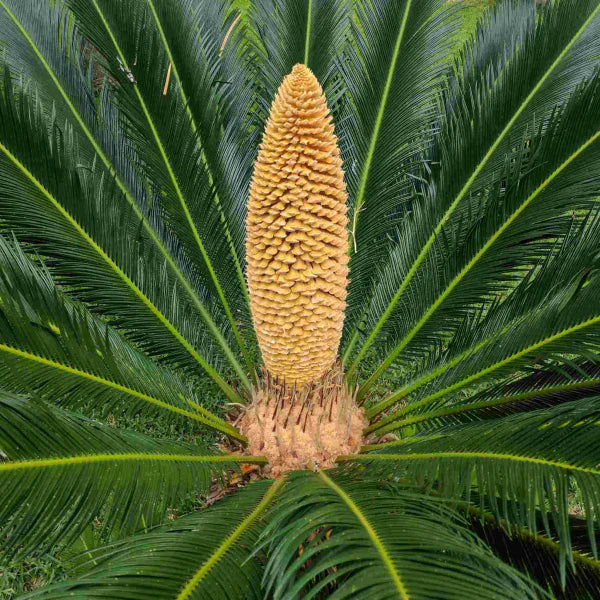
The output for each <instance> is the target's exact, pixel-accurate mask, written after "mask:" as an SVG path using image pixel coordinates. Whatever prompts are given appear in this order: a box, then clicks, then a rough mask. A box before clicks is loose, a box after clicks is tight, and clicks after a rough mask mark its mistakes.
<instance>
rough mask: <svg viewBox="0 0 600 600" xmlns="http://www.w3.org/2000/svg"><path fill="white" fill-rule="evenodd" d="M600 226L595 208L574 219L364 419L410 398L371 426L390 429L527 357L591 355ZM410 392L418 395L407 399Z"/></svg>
mask: <svg viewBox="0 0 600 600" xmlns="http://www.w3.org/2000/svg"><path fill="white" fill-rule="evenodd" d="M598 231H600V219H599V217H598V213H597V211H596V212H594V213H592V214H591V215H588V217H585V218H583V220H582V221H577V220H576V221H575V223H574V227H573V229H572V231H571V232H570V234H569V235H568V236H567V237H566V239H565V240H564V241H563V243H562V244H560V245H559V249H558V251H556V252H555V253H554V254H553V255H551V256H550V258H549V259H548V260H546V261H545V262H544V263H543V264H541V265H538V266H537V267H536V268H534V269H532V270H531V271H530V272H529V274H528V276H527V277H526V278H525V279H523V280H522V281H521V282H520V283H519V285H517V286H516V287H515V288H514V290H513V292H512V293H511V294H510V295H509V296H508V297H507V298H505V299H503V300H501V301H500V302H498V303H497V304H496V305H495V306H493V307H492V308H491V309H490V310H489V311H488V312H487V314H485V315H484V317H482V318H479V319H477V320H475V321H474V323H472V324H469V325H468V326H467V327H465V328H464V329H463V330H462V331H459V334H458V335H456V336H455V338H454V339H453V340H452V342H451V343H450V344H449V347H448V348H447V350H446V351H445V352H443V353H442V355H441V360H438V363H441V364H439V366H436V367H434V368H431V367H430V366H429V365H427V363H426V365H427V366H426V368H425V369H424V371H423V372H422V373H421V374H420V375H419V376H417V377H415V379H414V381H412V382H409V383H407V385H405V386H403V387H402V388H401V389H399V390H397V391H395V392H393V393H392V394H390V395H389V396H388V398H386V399H385V400H383V401H381V402H379V403H377V404H376V405H375V406H373V407H372V408H370V409H369V410H368V416H369V417H374V416H375V415H377V414H379V413H380V412H381V411H382V410H384V409H386V408H388V407H389V406H392V405H393V404H394V403H396V402H398V401H399V400H401V399H404V398H407V397H408V398H409V400H408V401H407V402H406V404H405V406H403V407H402V408H400V409H399V410H398V411H395V412H393V413H392V414H391V415H389V416H388V417H385V418H383V419H381V420H380V421H378V423H377V424H375V425H374V426H373V427H372V430H375V429H378V430H382V428H383V427H384V426H385V427H388V428H389V427H392V426H391V425H388V424H390V423H391V422H392V421H395V420H397V418H398V417H400V416H401V415H404V414H406V413H409V412H415V411H417V412H422V411H423V410H425V409H427V410H431V409H433V408H436V407H440V406H441V405H444V404H447V403H448V402H449V401H450V399H451V398H452V397H453V394H455V393H457V392H459V391H461V390H465V389H467V388H468V386H469V385H474V384H481V383H483V382H490V381H496V382H502V381H503V380H504V381H510V378H511V377H513V375H514V373H517V372H518V371H519V370H520V369H522V368H523V367H525V366H527V365H531V364H532V361H533V362H534V363H535V362H540V361H542V360H543V359H546V360H547V359H555V360H557V361H560V358H561V357H562V356H566V357H568V356H569V354H571V355H572V354H578V355H583V356H587V357H594V356H595V355H596V353H597V344H598V341H597V339H596V336H597V333H598V330H597V325H598V323H599V322H600V321H599V320H598V319H599V317H600V315H599V314H598V310H597V307H596V304H595V302H594V301H592V298H593V297H594V295H595V294H597V293H598V292H597V286H598V285H599V284H600V280H599V279H598V277H597V267H598V259H599V257H600V256H599V255H598V253H597V239H598ZM436 358H437V357H436ZM567 360H568V358H567ZM413 392H414V393H416V397H412V398H410V396H409V395H410V394H412V393H413ZM426 407H427V408H426Z"/></svg>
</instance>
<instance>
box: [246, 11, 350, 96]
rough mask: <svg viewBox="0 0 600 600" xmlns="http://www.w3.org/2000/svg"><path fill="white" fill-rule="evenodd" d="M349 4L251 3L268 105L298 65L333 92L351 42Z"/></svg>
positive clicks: (250, 19)
mask: <svg viewBox="0 0 600 600" xmlns="http://www.w3.org/2000/svg"><path fill="white" fill-rule="evenodd" d="M351 4H352V3H351V2H348V0H331V1H328V2H319V0H304V1H302V2H286V1H285V0H258V1H257V2H252V4H251V5H250V10H249V11H248V13H247V22H248V26H249V27H250V30H251V33H252V34H253V36H254V37H255V39H256V42H255V44H254V45H255V52H256V53H257V54H258V56H259V60H260V65H261V66H262V67H263V70H262V73H261V74H260V77H261V83H262V85H263V86H264V92H263V96H264V99H265V100H266V101H268V102H270V100H271V99H272V98H273V97H274V96H275V92H276V91H277V88H278V87H279V85H280V84H281V82H282V80H283V78H284V76H285V75H287V74H288V73H289V72H290V71H291V70H292V67H293V66H294V65H295V64H297V63H302V64H305V65H306V66H307V67H308V68H309V69H311V71H312V72H313V73H314V74H315V76H316V77H317V79H318V80H319V81H320V82H321V85H323V87H324V88H325V89H327V88H328V87H329V84H330V83H332V78H335V76H336V73H335V71H336V67H337V61H338V59H339V56H340V54H341V52H342V51H343V49H344V47H345V46H346V44H347V41H348V37H349V30H350V9H351ZM246 35H247V36H248V34H246ZM328 100H329V104H330V105H331V104H333V102H332V101H331V100H332V99H329V98H328Z"/></svg>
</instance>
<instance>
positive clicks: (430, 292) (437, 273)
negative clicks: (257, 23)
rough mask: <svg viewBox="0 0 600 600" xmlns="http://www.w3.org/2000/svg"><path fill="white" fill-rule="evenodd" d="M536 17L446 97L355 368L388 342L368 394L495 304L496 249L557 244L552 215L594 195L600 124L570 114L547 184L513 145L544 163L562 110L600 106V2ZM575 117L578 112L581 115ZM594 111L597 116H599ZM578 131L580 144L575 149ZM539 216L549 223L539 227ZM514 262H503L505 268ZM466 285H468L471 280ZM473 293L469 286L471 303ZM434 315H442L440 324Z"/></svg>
mask: <svg viewBox="0 0 600 600" xmlns="http://www.w3.org/2000/svg"><path fill="white" fill-rule="evenodd" d="M510 6H511V2H504V3H500V5H499V8H498V9H497V10H498V11H499V12H500V17H498V18H501V17H502V15H503V13H504V12H508V13H509V14H510ZM531 10H533V6H531ZM526 22H527V23H529V29H528V30H527V31H526V33H525V34H524V35H523V37H522V41H521V43H519V44H515V47H514V51H513V52H512V53H510V52H505V53H503V54H502V55H501V58H500V59H498V58H497V57H496V56H494V55H493V54H492V55H491V56H490V55H488V57H487V60H488V64H487V65H486V68H485V70H483V71H482V70H477V71H476V76H471V75H470V72H469V68H470V66H469V60H467V59H466V58H465V59H464V60H463V62H464V63H465V64H466V65H467V66H466V67H465V70H466V74H465V75H461V74H459V75H458V82H457V84H456V86H455V87H452V86H451V87H450V88H449V91H448V92H447V94H446V98H445V100H444V109H443V110H444V113H445V114H447V118H446V119H445V121H444V123H443V125H442V127H441V131H440V134H439V135H438V136H437V137H436V143H435V146H434V149H433V153H432V156H431V160H432V161H434V162H432V166H431V175H430V176H428V177H427V185H426V190H425V192H424V198H423V200H422V201H420V200H417V199H416V200H415V202H414V207H413V208H414V215H411V217H410V218H408V219H406V220H405V221H404V223H403V226H402V228H401V229H400V231H399V232H398V235H397V238H398V246H397V247H396V248H394V251H393V257H390V258H388V265H387V267H386V268H385V269H384V270H383V273H382V275H381V277H380V280H381V284H380V285H379V288H378V290H377V291H376V292H375V296H374V299H373V302H372V308H371V310H370V314H369V322H368V325H367V327H366V330H367V331H368V332H369V335H368V336H367V338H366V339H365V341H364V344H363V345H362V347H361V350H360V352H359V353H358V355H357V356H356V358H355V360H354V362H353V363H352V365H351V366H350V368H349V369H348V375H349V376H352V375H353V374H354V372H355V370H356V368H357V367H358V364H359V362H360V361H361V360H362V358H363V357H364V356H365V355H366V353H367V351H368V350H369V349H370V348H371V347H372V346H373V345H374V344H375V343H376V342H377V341H378V340H379V342H380V343H381V342H383V345H384V348H385V354H384V356H385V358H384V360H383V362H382V363H381V365H380V366H379V367H378V368H377V369H376V371H375V372H374V374H373V375H372V377H371V378H370V379H369V380H368V382H367V384H366V386H365V387H364V388H363V391H364V392H366V390H367V389H368V388H369V387H370V385H371V384H372V383H374V382H375V380H376V379H377V378H379V376H381V374H382V373H383V372H384V371H385V369H387V368H388V367H389V366H390V365H391V364H392V363H393V361H394V360H395V359H396V358H398V357H399V356H400V355H401V354H402V358H403V359H404V362H405V363H408V364H409V365H410V364H411V363H412V364H414V362H415V361H416V360H418V358H419V356H421V357H422V356H423V354H424V353H426V352H427V349H428V348H430V346H431V339H432V338H435V337H438V338H439V336H440V332H441V334H442V335H443V336H449V334H450V333H451V332H452V329H453V328H456V327H457V324H456V322H457V321H460V318H461V317H462V316H463V314H464V312H468V311H469V310H470V311H471V313H473V312H475V311H476V310H477V307H478V306H479V305H481V304H483V305H485V304H486V303H487V304H488V305H489V303H490V302H491V300H492V299H493V293H494V290H493V289H491V286H492V285H493V284H491V283H489V278H488V277H487V273H486V272H485V271H486V270H491V264H492V262H493V260H492V259H490V258H488V257H489V256H490V255H493V256H495V253H494V252H490V253H489V254H488V252H487V251H488V249H489V248H492V247H493V248H494V249H497V248H501V247H502V246H503V245H505V244H506V245H508V246H509V249H508V251H507V254H511V253H513V254H514V253H515V249H514V247H513V246H512V245H511V244H513V243H514V240H515V238H517V237H519V236H520V237H519V240H520V241H523V240H526V239H529V238H528V237H527V234H528V233H530V232H531V233H533V235H534V237H536V235H539V231H542V232H543V234H544V236H546V237H547V238H550V237H560V236H561V235H562V234H564V230H561V228H560V221H558V222H557V223H553V221H552V217H553V216H554V215H555V214H556V215H560V214H561V210H562V211H565V210H568V208H569V203H568V200H569V199H571V201H572V204H573V208H572V209H573V210H577V209H578V207H579V202H580V201H581V200H580V198H581V199H583V198H585V197H586V195H587V197H588V200H589V199H591V198H593V196H594V193H593V192H592V190H587V191H582V194H581V195H579V194H578V193H575V194H574V193H573V190H571V189H569V187H570V186H572V185H575V184H576V182H577V179H576V175H577V173H580V172H581V170H582V169H583V165H585V164H586V161H585V160H583V155H584V154H585V152H586V151H587V150H590V151H591V152H594V148H596V150H595V152H596V153H597V152H598V150H597V146H596V142H597V140H598V135H600V134H598V132H597V130H598V127H597V126H594V123H592V124H591V126H590V127H589V128H588V127H587V121H586V120H585V118H583V119H581V120H579V121H577V117H579V114H577V113H575V112H571V113H570V114H571V115H572V117H571V121H572V122H573V121H576V126H575V129H574V131H573V132H571V131H570V130H569V129H568V128H565V129H566V132H565V133H564V135H565V138H566V141H565V143H564V146H562V150H563V151H564V153H563V152H562V151H561V144H560V143H559V144H558V146H557V147H556V148H555V147H554V145H551V144H549V145H548V146H547V149H548V150H547V153H544V156H543V159H542V158H541V157H540V160H544V165H545V168H544V169H541V170H539V171H540V172H539V175H541V176H542V178H541V179H539V180H537V181H536V176H537V175H538V173H537V172H536V171H535V162H533V165H532V166H531V167H530V165H529V164H527V163H525V165H522V166H521V165H520V164H519V162H522V161H523V159H522V158H520V157H519V156H518V155H515V154H514V152H513V149H514V148H515V147H516V148H517V149H518V148H521V147H525V148H527V149H528V154H529V153H531V154H532V156H533V158H534V159H535V157H536V156H535V145H534V148H533V149H532V151H530V150H529V147H528V144H529V140H530V139H531V138H532V137H534V136H535V135H536V132H538V131H539V132H540V133H546V126H547V125H548V120H549V119H552V117H553V115H554V113H555V111H556V106H557V105H562V104H563V103H565V102H566V101H567V100H568V99H569V98H571V97H573V96H574V97H575V98H579V97H580V96H581V97H582V106H585V103H586V102H587V103H588V104H590V103H592V104H595V102H596V96H595V93H596V92H595V91H592V90H589V89H588V91H587V92H586V91H584V92H581V91H580V86H581V85H582V82H584V81H585V80H586V79H589V78H591V77H592V76H593V74H594V71H595V67H596V66H597V58H596V54H595V52H596V51H595V50H594V42H593V40H594V39H595V36H596V35H597V31H598V28H599V27H600V7H599V6H598V5H597V2H595V1H590V2H588V3H586V4H585V5H582V4H581V3H579V2H578V3H576V8H575V3H573V2H569V1H566V2H560V3H558V4H557V5H556V7H553V10H552V11H548V13H547V15H546V16H545V17H544V18H542V19H540V20H538V23H537V25H536V24H535V23H534V22H533V21H532V20H529V21H526ZM482 27H484V26H482ZM485 31H487V30H482V32H481V33H480V37H484V36H485V35H486V33H485ZM557 32H559V33H557ZM489 35H490V36H493V37H494V38H495V36H496V30H495V28H493V27H490V28H489ZM495 43H497V42H496V41H495V39H494V44H495ZM492 45H493V44H492ZM574 102H575V100H574ZM565 112H566V113H568V114H569V109H566V110H565ZM589 114H590V116H592V115H594V114H596V113H594V111H592V110H590V112H589ZM562 116H564V115H562ZM562 116H561V117H562ZM552 125H553V123H552V120H551V123H550V126H549V127H550V134H553V133H554V127H553V126H552ZM559 130H560V128H559ZM577 132H578V133H579V141H578V144H575V145H571V142H572V141H574V137H572V136H573V135H574V136H577ZM580 158H581V160H579V159H580ZM514 162H516V166H515V164H514ZM591 164H592V170H594V169H595V168H597V166H596V165H597V164H598V163H597V160H594V159H592V163H591ZM523 168H531V169H532V170H533V173H532V174H531V176H530V177H528V178H527V179H526V180H525V181H524V182H521V179H522V175H521V173H522V174H523V175H526V174H527V171H523ZM507 169H510V171H514V175H513V178H514V179H513V181H514V182H515V184H514V185H515V186H518V187H516V188H515V189H514V190H510V189H508V188H507V189H506V190H504V189H503V184H504V183H505V180H506V178H507V175H506V170H507ZM546 169H548V170H547V171H546ZM571 169H572V170H573V178H572V179H571V178H570V176H571ZM499 174H501V175H500V176H499ZM563 176H564V178H565V180H566V181H563V182H562V183H564V186H565V187H564V189H563V190H562V194H563V195H562V197H561V189H560V188H561V179H562V178H563ZM510 183H511V182H510V181H509V182H508V185H510ZM521 183H522V185H519V184H521ZM529 186H531V187H529ZM490 190H491V191H490ZM494 190H496V198H497V199H496V200H495V201H494V195H493V194H492V193H491V192H493V191H494ZM546 195H548V196H549V197H550V198H551V207H552V208H555V210H556V212H553V213H551V214H550V215H549V216H548V218H547V219H545V217H546V214H545V212H544V211H542V212H538V211H536V210H534V207H535V204H536V201H537V200H538V198H540V199H541V198H542V197H543V196H546ZM489 196H492V197H491V198H490V197H489ZM542 202H543V201H542ZM488 211H489V213H488ZM535 219H539V224H538V225H537V227H535ZM532 220H533V225H534V226H533V227H532ZM522 250H523V248H521V251H522ZM532 252H533V251H532ZM520 260H521V261H522V262H521V265H522V264H523V263H525V264H527V262H528V261H530V259H529V257H528V255H527V253H525V254H524V257H523V258H521V259H520ZM505 262H506V261H505ZM505 262H500V260H499V264H502V266H503V267H504V265H505ZM496 264H498V263H496ZM519 266H520V265H519V261H517V265H516V266H515V267H513V269H514V270H513V271H512V272H510V271H509V272H508V273H507V274H506V277H507V280H510V278H511V276H513V275H514V276H515V277H518V273H519V270H518V268H519ZM480 271H481V272H480ZM496 272H497V271H496ZM467 279H468V284H467V282H466V280H467ZM463 280H465V283H464V286H463V285H460V284H461V283H462V281H463ZM440 284H441V285H440ZM486 284H487V285H486ZM505 285H506V284H505ZM472 286H474V288H473V290H472V291H471V287H472ZM461 290H465V291H464V292H463V295H465V296H467V297H466V298H464V299H463V298H461V297H460V296H461ZM455 296H456V299H455ZM444 312H446V313H447V316H445V315H444V314H443V313H444ZM434 314H435V315H436V319H435V320H434V321H433V320H432V323H431V325H430V324H429V319H430V317H432V316H433V315H434ZM434 328H435V329H434ZM430 329H432V331H429V330H430Z"/></svg>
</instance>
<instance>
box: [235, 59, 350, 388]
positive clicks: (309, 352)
mask: <svg viewBox="0 0 600 600" xmlns="http://www.w3.org/2000/svg"><path fill="white" fill-rule="evenodd" d="M346 210H347V209H346V189H345V185H344V173H343V171H342V161H341V158H340V152H339V148H338V145H337V138H336V136H335V135H334V128H333V124H332V118H331V115H330V113H329V109H328V107H327V103H326V100H325V96H324V94H323V90H322V88H321V86H320V85H319V82H318V81H317V79H316V77H315V76H314V75H313V73H312V72H311V71H310V69H308V68H307V67H305V66H303V65H296V66H295V67H294V68H293V70H292V72H291V73H290V74H289V75H287V76H286V77H285V78H284V80H283V83H282V84H281V86H280V88H279V90H278V92H277V95H276V97H275V100H274V101H273V104H272V107H271V112H270V115H269V118H268V120H267V123H266V128H265V132H264V136H263V140H262V144H261V146H260V150H259V153H258V158H257V160H256V163H255V166H254V174H253V177H252V182H251V185H250V197H249V201H248V215H247V241H246V257H247V262H248V270H247V277H248V289H249V293H250V304H251V311H252V318H253V321H254V325H255V329H256V333H257V337H258V343H259V346H260V350H261V354H262V357H263V360H264V363H265V367H266V369H267V371H268V373H269V374H270V375H271V376H273V377H276V378H278V379H280V380H282V381H285V382H286V384H287V385H289V386H291V385H295V386H298V387H302V386H303V385H305V384H312V383H314V382H316V381H318V380H319V379H321V378H322V377H323V376H324V375H326V374H327V373H328V372H329V371H330V369H331V368H332V366H333V364H334V362H335V360H336V357H337V352H338V347H339V343H340V338H341V334H342V326H343V322H344V309H345V307H346V303H345V300H346V286H347V276H348V266H347V262H348V233H347V223H348V219H347V216H346Z"/></svg>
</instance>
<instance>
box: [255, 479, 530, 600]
mask: <svg viewBox="0 0 600 600" xmlns="http://www.w3.org/2000/svg"><path fill="white" fill-rule="evenodd" d="M263 540H264V541H263V543H269V544H270V559H269V563H268V564H267V569H266V572H265V583H266V585H267V587H266V590H267V593H272V594H273V597H274V598H276V599H278V598H299V597H302V598H307V599H308V598H314V597H317V596H318V594H319V593H325V592H326V591H329V595H328V596H327V597H329V598H336V599H339V598H357V597H360V598H364V599H367V598H377V599H378V600H383V599H384V598H403V599H408V598H424V597H430V598H431V597H438V596H439V597H442V596H443V597H445V598H465V597H469V596H472V597H477V596H478V595H479V596H480V597H481V596H485V597H488V598H494V597H496V596H497V597H502V598H529V597H532V598H533V597H534V588H533V587H530V586H528V585H527V584H526V582H525V580H523V579H521V578H520V577H518V576H517V575H516V573H515V572H513V571H512V570H511V569H509V568H507V567H506V566H505V565H503V564H502V563H501V562H500V561H498V560H496V559H495V558H494V557H492V556H491V555H490V554H489V553H488V552H487V551H486V550H485V548H484V547H483V546H482V545H479V544H477V543H476V542H475V540H474V538H473V537H471V536H470V535H469V534H468V533H467V532H466V530H465V529H464V526H463V525H462V524H461V523H460V521H459V520H457V519H456V515H455V514H453V512H452V510H451V509H449V508H448V507H447V506H444V504H442V503H439V502H436V501H434V500H432V499H427V498H426V497H425V496H422V495H420V494H419V493H418V492H417V491H415V490H412V489H402V488H396V487H394V486H389V485H386V484H381V483H379V482H375V481H368V480H367V481H360V480H359V481H352V480H351V479H347V478H346V477H333V475H331V474H327V473H325V472H324V471H319V473H318V474H311V473H296V474H294V475H293V476H291V477H290V478H289V483H288V484H287V485H286V487H285V488H284V491H283V493H282V496H281V499H280V501H279V502H278V503H277V505H276V506H275V507H274V510H273V512H272V515H271V519H270V522H269V524H268V525H267V527H266V529H265V532H264V534H263ZM299 548H300V551H299ZM475 565H477V566H478V567H475ZM483 572H485V577H481V576H480V575H481V574H482V573H483ZM425 573H427V576H425Z"/></svg>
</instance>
